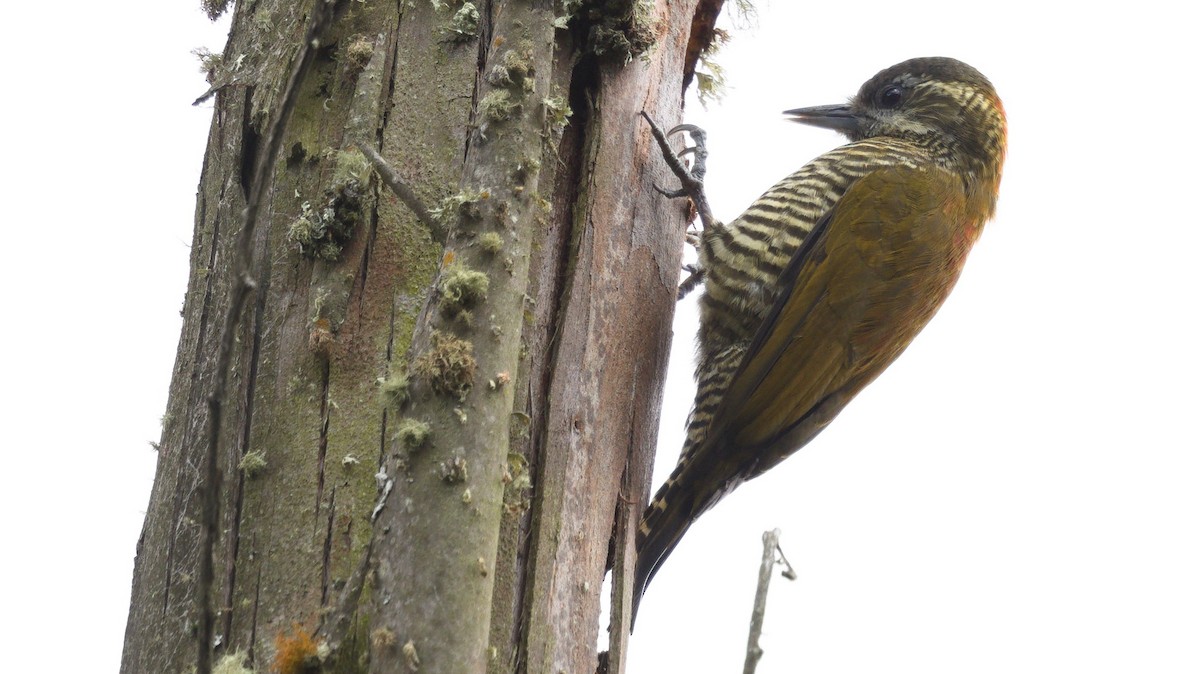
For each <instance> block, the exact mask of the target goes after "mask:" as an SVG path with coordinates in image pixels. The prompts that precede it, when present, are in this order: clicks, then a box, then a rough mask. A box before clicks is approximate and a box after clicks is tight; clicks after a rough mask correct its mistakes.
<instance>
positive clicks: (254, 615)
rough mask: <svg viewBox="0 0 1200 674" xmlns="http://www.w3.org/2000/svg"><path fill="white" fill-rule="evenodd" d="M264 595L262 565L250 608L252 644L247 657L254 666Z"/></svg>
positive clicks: (248, 648) (256, 579)
mask: <svg viewBox="0 0 1200 674" xmlns="http://www.w3.org/2000/svg"><path fill="white" fill-rule="evenodd" d="M261 596H262V567H261V566H260V567H258V575H257V576H256V577H255V579H254V606H253V608H251V609H250V644H249V645H248V646H247V648H246V657H247V658H248V659H249V661H250V667H254V644H255V643H256V641H257V638H258V604H259V599H260V597H261Z"/></svg>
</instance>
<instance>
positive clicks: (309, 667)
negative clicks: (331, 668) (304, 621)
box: [271, 623, 321, 674]
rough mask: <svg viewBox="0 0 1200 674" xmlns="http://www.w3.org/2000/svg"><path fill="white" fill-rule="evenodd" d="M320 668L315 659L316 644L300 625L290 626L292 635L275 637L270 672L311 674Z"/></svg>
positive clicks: (318, 661)
mask: <svg viewBox="0 0 1200 674" xmlns="http://www.w3.org/2000/svg"><path fill="white" fill-rule="evenodd" d="M320 668H321V662H320V659H319V658H318V657H317V642H316V641H315V640H314V639H313V638H312V635H310V634H309V633H308V632H306V631H305V630H304V628H303V627H302V626H301V625H300V623H295V624H293V625H292V633H291V634H287V633H285V632H280V633H279V634H278V635H276V636H275V661H274V662H273V663H272V665H271V671H272V672H277V673H278V674H312V673H315V672H317V671H319V670H320Z"/></svg>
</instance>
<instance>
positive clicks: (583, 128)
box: [513, 59, 596, 673]
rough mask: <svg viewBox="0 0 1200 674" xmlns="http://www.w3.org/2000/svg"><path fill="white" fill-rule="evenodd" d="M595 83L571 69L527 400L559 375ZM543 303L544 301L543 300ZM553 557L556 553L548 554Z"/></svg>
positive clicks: (543, 418) (525, 543)
mask: <svg viewBox="0 0 1200 674" xmlns="http://www.w3.org/2000/svg"><path fill="white" fill-rule="evenodd" d="M595 82H596V71H595V65H594V61H591V60H590V59H585V60H584V61H581V62H580V63H578V64H576V65H575V67H574V68H572V72H571V78H570V85H569V90H568V97H569V102H570V107H571V110H572V111H573V113H574V114H573V115H572V117H571V119H570V121H569V123H568V124H567V127H566V129H565V130H564V131H563V135H562V138H561V139H560V140H559V146H558V151H557V152H556V153H554V156H555V157H556V158H557V161H558V162H559V170H558V171H557V172H556V175H555V183H554V186H553V195H554V201H553V203H552V206H551V207H552V209H553V211H552V213H551V220H552V222H558V223H564V225H563V226H562V227H557V228H555V230H554V236H555V238H554V239H553V240H552V241H551V242H547V244H546V245H547V248H548V249H550V250H555V251H557V253H558V254H557V259H555V260H554V261H553V262H550V263H549V264H550V265H551V266H552V270H553V271H552V277H551V278H552V284H553V285H552V287H549V288H545V287H543V288H539V289H538V296H539V298H544V301H545V303H546V306H547V307H548V309H547V312H546V316H547V319H548V320H547V321H546V324H545V333H544V336H543V339H544V340H545V344H546V348H545V351H544V354H545V355H544V363H543V364H542V365H541V367H540V369H539V370H538V371H532V370H531V372H530V383H529V386H530V393H529V401H534V400H546V399H547V397H548V396H547V392H548V391H550V387H551V384H552V381H553V378H554V373H555V372H556V371H557V365H556V363H557V362H558V358H559V345H560V340H559V336H560V335H561V334H562V333H561V330H562V323H563V320H564V319H565V316H564V314H565V311H566V305H567V304H568V303H569V296H570V285H571V270H572V269H573V268H574V259H575V255H576V254H577V252H578V250H577V248H578V247H577V245H576V242H577V241H578V235H577V233H576V232H575V220H576V217H577V213H578V212H577V211H576V208H575V205H576V202H577V201H578V199H579V196H580V191H581V189H580V180H581V177H582V170H583V161H584V156H585V154H586V149H585V143H586V142H587V130H588V125H589V123H590V121H591V108H590V107H589V103H588V99H589V89H590V88H591V87H592V85H594V84H595ZM539 304H541V302H539ZM535 376H536V377H537V378H538V382H537V387H536V389H540V391H539V390H536V389H535V387H534V377H535ZM526 413H527V414H529V415H530V417H531V420H532V421H533V423H531V425H530V429H529V433H530V437H529V451H528V456H527V457H526V458H527V460H528V461H529V471H530V473H531V474H532V475H534V476H536V477H535V480H534V484H535V485H536V484H541V483H542V481H543V480H544V479H545V475H544V474H543V473H542V472H541V471H542V468H543V466H544V462H543V460H542V459H543V457H544V453H545V451H546V448H545V441H546V437H547V435H548V433H549V429H548V426H547V424H548V423H549V419H548V418H547V414H546V411H545V410H535V409H534V408H533V407H532V406H531V405H530V406H527V407H526ZM539 494H540V492H539V491H538V490H536V489H535V496H534V498H535V499H540V495H539ZM542 508H543V505H542V504H541V503H540V502H539V503H537V504H534V505H533V506H532V507H531V508H530V509H529V511H528V512H526V513H525V516H524V517H523V519H522V521H521V525H520V527H521V543H520V545H519V548H518V553H517V554H518V559H519V562H518V563H519V566H518V568H519V569H521V573H520V574H519V576H518V578H517V580H516V582H517V584H518V587H517V589H516V595H515V596H516V597H517V607H516V608H517V615H518V616H521V618H519V619H518V620H517V625H518V626H519V629H518V633H517V634H515V635H514V637H515V639H516V644H514V648H513V652H514V653H515V654H516V656H515V657H516V663H515V669H514V671H516V672H521V673H524V672H525V671H526V667H527V663H528V661H529V658H528V652H527V651H528V642H527V641H526V634H525V633H524V632H525V630H526V629H527V627H528V617H529V616H528V612H529V607H530V605H531V604H532V599H533V598H532V597H530V596H528V594H529V592H530V591H531V588H532V587H533V576H534V573H535V571H536V567H537V562H536V559H537V555H538V553H539V551H538V550H536V549H531V545H532V543H533V542H534V541H536V540H537V539H538V536H537V531H536V529H537V527H538V522H540V520H535V518H534V517H533V513H534V511H538V512H540V511H541V510H542ZM547 552H550V553H551V554H553V552H552V551H547Z"/></svg>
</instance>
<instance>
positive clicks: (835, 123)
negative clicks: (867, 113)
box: [783, 104, 860, 136]
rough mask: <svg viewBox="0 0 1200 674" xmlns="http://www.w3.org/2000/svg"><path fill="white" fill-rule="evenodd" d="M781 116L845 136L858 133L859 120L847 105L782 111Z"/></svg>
mask: <svg viewBox="0 0 1200 674" xmlns="http://www.w3.org/2000/svg"><path fill="white" fill-rule="evenodd" d="M783 114H785V115H788V116H789V117H791V119H792V121H793V122H800V123H801V124H808V125H811V126H819V127H821V128H822V129H833V130H834V131H840V132H841V133H844V134H846V135H847V136H850V135H853V134H854V133H855V132H857V131H858V128H859V121H860V120H859V119H858V116H857V115H855V114H854V111H853V110H852V109H851V108H850V106H849V105H845V104H842V105H814V106H813V107H811V108H796V109H795V110H784V111H783Z"/></svg>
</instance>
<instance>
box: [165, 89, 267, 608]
mask: <svg viewBox="0 0 1200 674" xmlns="http://www.w3.org/2000/svg"><path fill="white" fill-rule="evenodd" d="M243 114H247V112H246V111H243ZM222 128H223V127H222ZM218 140H219V141H224V136H223V135H222V137H221V138H219V139H218ZM226 196H227V193H226V191H225V185H224V184H222V185H221V189H220V192H219V194H218V196H217V203H218V208H217V213H216V215H215V216H214V217H213V219H212V235H211V236H210V237H209V240H208V264H207V269H208V270H209V273H208V274H206V275H205V284H204V292H203V298H202V299H201V302H200V312H199V318H198V322H199V326H198V328H197V334H196V343H195V346H194V348H193V350H192V357H191V362H192V376H191V381H190V382H189V386H188V400H187V406H186V407H185V408H184V409H185V410H186V411H187V418H186V419H184V421H183V431H182V433H181V434H180V436H181V437H180V442H179V447H178V448H177V449H178V454H179V456H178V458H177V461H176V464H175V465H176V473H175V490H174V502H173V504H172V506H171V535H170V536H169V537H168V542H167V554H166V559H165V561H164V564H163V604H162V615H163V617H166V616H167V613H168V611H169V608H170V604H171V576H172V575H173V574H174V573H175V562H176V556H175V552H176V550H175V545H176V543H177V542H178V540H179V536H180V527H181V526H182V525H183V522H184V518H185V515H184V510H185V509H186V507H187V502H188V500H189V499H190V497H191V496H192V495H193V494H194V493H195V483H193V485H192V488H191V489H189V488H186V487H185V486H184V482H185V479H186V478H187V476H189V475H191V476H192V477H193V478H195V477H196V475H197V473H198V471H199V468H198V466H191V468H192V470H188V467H189V465H190V464H189V463H188V459H189V449H191V448H192V447H193V446H194V443H195V438H196V436H195V433H194V430H195V429H196V427H197V425H196V416H197V415H198V414H203V413H204V410H205V409H206V407H205V406H204V405H201V404H200V402H199V401H201V400H202V399H203V392H202V390H201V389H202V388H203V385H202V381H201V373H202V372H203V371H204V368H203V367H202V366H201V363H202V362H203V361H204V350H205V348H206V347H208V346H209V343H208V341H209V340H208V327H209V322H210V320H211V317H212V307H213V296H214V295H215V293H216V289H215V284H216V282H217V281H218V280H219V278H220V274H214V273H212V270H213V269H214V267H215V265H216V263H217V251H218V250H219V248H220V246H219V244H220V240H221V215H222V213H221V211H222V209H221V208H220V207H219V205H221V204H225V203H226ZM225 210H231V209H225ZM204 212H205V213H207V212H208V209H207V208H205V209H204ZM203 226H204V222H203V221H201V224H200V227H201V228H203ZM163 449H168V448H166V447H164V448H163ZM168 451H169V450H168Z"/></svg>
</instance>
